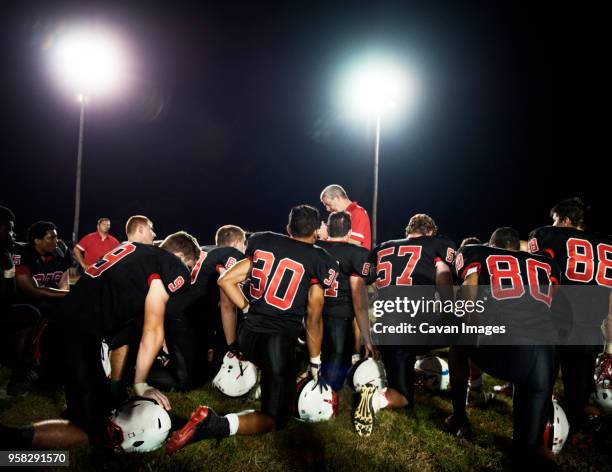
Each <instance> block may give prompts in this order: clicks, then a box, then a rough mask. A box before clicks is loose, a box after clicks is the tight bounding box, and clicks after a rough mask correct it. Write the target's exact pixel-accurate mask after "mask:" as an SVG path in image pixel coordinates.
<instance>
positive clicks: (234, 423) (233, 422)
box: [225, 413, 239, 436]
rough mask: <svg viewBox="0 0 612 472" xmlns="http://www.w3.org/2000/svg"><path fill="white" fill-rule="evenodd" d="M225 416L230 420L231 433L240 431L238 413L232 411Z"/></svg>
mask: <svg viewBox="0 0 612 472" xmlns="http://www.w3.org/2000/svg"><path fill="white" fill-rule="evenodd" d="M225 418H226V419H227V421H228V422H229V435H230V436H233V435H234V434H236V433H237V432H238V424H239V420H238V415H237V414H236V413H230V414H229V415H225Z"/></svg>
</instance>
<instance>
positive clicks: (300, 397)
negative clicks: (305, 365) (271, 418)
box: [294, 378, 338, 423]
mask: <svg viewBox="0 0 612 472" xmlns="http://www.w3.org/2000/svg"><path fill="white" fill-rule="evenodd" d="M295 398H296V400H295V404H294V415H295V417H296V418H297V419H299V420H302V421H306V422H308V423H315V422H317V421H327V420H329V419H331V418H332V417H334V416H336V413H337V411H338V395H337V394H336V392H334V390H333V389H332V388H331V387H330V386H329V385H328V386H327V387H321V386H320V385H319V384H317V382H316V381H315V380H314V379H311V378H305V379H302V380H300V381H299V382H298V384H297V393H296V396H295Z"/></svg>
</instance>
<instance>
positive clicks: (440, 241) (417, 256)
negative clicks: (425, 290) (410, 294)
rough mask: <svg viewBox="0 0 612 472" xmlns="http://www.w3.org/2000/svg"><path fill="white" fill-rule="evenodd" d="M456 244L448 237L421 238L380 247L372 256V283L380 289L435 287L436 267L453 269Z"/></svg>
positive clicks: (389, 243) (393, 242) (370, 260)
mask: <svg viewBox="0 0 612 472" xmlns="http://www.w3.org/2000/svg"><path fill="white" fill-rule="evenodd" d="M455 249H456V246H455V243H454V242H453V241H451V240H450V239H448V238H447V237H445V236H420V237H417V238H407V239H396V240H393V241H387V242H385V243H382V244H379V245H378V246H377V247H376V248H374V250H373V251H372V252H371V253H370V257H369V262H370V265H371V266H370V275H369V278H368V283H372V282H376V286H377V287H378V288H379V289H384V288H385V287H391V286H398V287H399V286H412V285H431V286H433V285H435V284H436V264H437V263H438V262H443V263H445V264H447V265H448V266H449V267H450V266H451V264H452V263H453V260H454V258H455Z"/></svg>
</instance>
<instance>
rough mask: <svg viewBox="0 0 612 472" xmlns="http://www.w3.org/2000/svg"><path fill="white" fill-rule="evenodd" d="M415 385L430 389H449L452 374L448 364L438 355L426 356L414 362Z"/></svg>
mask: <svg viewBox="0 0 612 472" xmlns="http://www.w3.org/2000/svg"><path fill="white" fill-rule="evenodd" d="M414 370H415V385H416V386H417V387H420V388H425V389H427V390H429V391H432V392H434V391H438V390H447V389H448V387H449V382H450V376H449V374H448V364H447V363H446V361H445V360H444V359H441V358H440V357H436V356H425V357H423V358H422V359H418V360H417V361H416V362H415V363H414Z"/></svg>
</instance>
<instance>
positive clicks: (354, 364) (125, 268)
mask: <svg viewBox="0 0 612 472" xmlns="http://www.w3.org/2000/svg"><path fill="white" fill-rule="evenodd" d="M321 201H322V203H323V204H324V206H325V207H326V209H327V210H328V211H330V215H329V218H328V219H327V221H326V223H325V224H321V223H320V216H319V212H318V210H317V209H316V208H314V207H312V206H309V205H298V206H295V207H293V208H292V209H291V211H290V213H289V221H288V224H287V235H282V234H278V233H273V232H260V233H254V234H251V235H249V237H248V239H247V237H246V236H247V235H246V234H245V232H244V231H243V230H242V229H241V228H240V227H238V226H234V225H225V226H222V227H220V228H219V230H218V231H217V234H216V238H215V239H216V240H215V245H214V246H209V247H200V245H199V243H198V241H197V240H196V239H195V238H194V237H193V236H191V235H189V234H187V233H185V232H183V231H179V232H177V233H174V234H171V235H169V236H168V237H166V238H165V239H164V240H163V241H162V242H161V244H159V246H156V245H154V244H153V239H154V237H155V234H154V233H153V225H152V222H151V221H150V220H149V219H148V218H146V217H143V216H137V217H132V218H131V219H130V221H129V222H128V228H127V233H128V234H127V235H128V240H127V241H125V242H123V243H119V244H117V245H116V246H114V247H113V248H112V249H111V250H110V251H108V252H106V253H105V255H104V256H102V257H101V258H99V259H97V260H95V261H88V263H85V262H84V261H83V260H80V261H79V262H80V263H81V262H83V263H82V264H81V265H82V267H83V269H84V270H83V275H81V277H80V279H79V280H78V282H77V283H76V284H75V285H74V286H72V288H71V289H70V290H69V291H67V293H62V294H61V295H59V294H53V292H54V291H57V292H60V291H62V290H61V289H53V288H49V289H46V290H48V291H49V292H50V293H51V295H50V296H51V297H53V296H57V298H58V300H57V302H56V303H54V304H53V308H50V309H48V310H47V313H43V315H40V313H39V314H38V317H37V316H34V315H32V316H34V321H36V320H38V321H39V318H40V317H42V318H43V324H44V329H43V330H42V331H41V330H39V331H40V332H41V334H40V336H39V337H40V338H41V339H40V343H39V344H40V346H41V347H40V351H41V352H40V353H39V354H38V356H39V357H40V358H41V359H42V361H41V364H42V366H43V367H44V368H46V369H49V370H53V369H57V371H58V372H61V374H60V375H61V378H62V384H63V386H64V388H65V394H66V404H67V413H66V418H67V420H54V421H44V422H41V423H37V424H34V425H29V426H25V427H20V428H9V427H5V426H0V439H2V443H3V445H5V444H6V446H7V447H9V448H14V449H28V448H34V449H44V448H66V447H71V446H75V445H80V444H86V443H89V444H91V445H94V446H99V447H110V448H122V449H123V450H126V451H132V450H136V451H137V450H151V449H154V448H156V447H159V446H161V445H162V444H163V442H164V440H165V439H166V436H167V435H168V433H169V431H170V428H171V425H170V421H169V418H168V415H167V414H166V413H165V410H169V409H170V407H171V405H170V401H169V399H168V398H167V397H166V395H165V394H164V393H162V392H163V391H170V390H173V391H188V390H191V389H193V388H196V387H199V386H201V385H203V384H205V383H207V382H209V381H210V380H211V379H213V377H214V381H213V384H214V385H215V386H217V387H218V388H219V389H220V390H221V391H222V392H224V393H226V394H230V395H233V396H235V395H243V394H247V393H249V391H250V392H251V394H252V393H253V391H254V390H255V389H257V390H258V392H260V393H259V394H258V398H259V400H260V402H261V407H260V409H259V410H258V411H247V412H242V413H230V414H227V415H224V416H221V415H218V414H217V413H216V412H215V411H214V409H213V408H212V407H211V406H204V405H200V406H197V408H195V411H194V412H193V414H192V415H191V417H190V419H189V420H188V421H187V423H186V424H185V425H184V426H182V427H181V428H180V429H177V430H175V431H173V432H172V433H171V434H170V437H169V439H168V440H167V441H166V442H165V449H166V452H167V453H168V454H174V453H176V452H177V451H179V450H180V449H182V448H183V447H185V446H187V445H188V444H190V443H192V442H195V441H199V440H202V439H206V438H223V437H228V436H231V435H235V434H241V435H252V434H262V433H266V432H270V431H273V430H275V429H281V428H283V427H284V426H285V425H286V424H287V423H288V421H289V420H290V418H291V417H292V415H296V416H297V417H298V418H302V419H306V420H311V421H316V420H322V419H328V418H329V417H330V416H333V414H334V413H335V410H336V408H337V406H338V405H337V396H336V395H335V393H336V392H338V391H339V390H341V389H342V388H343V386H344V385H345V383H347V381H348V383H349V384H350V385H352V386H353V387H354V388H355V390H356V393H355V396H356V401H355V405H354V406H353V407H351V408H352V415H353V424H354V428H355V431H356V433H357V434H358V435H360V436H370V435H372V434H376V433H375V431H376V415H377V413H378V412H379V411H380V410H381V409H398V410H402V411H406V412H410V411H411V409H413V408H415V390H416V389H417V388H418V386H419V382H422V379H420V378H419V376H418V371H417V374H416V375H415V363H418V359H419V358H420V357H419V356H423V355H426V354H428V353H430V352H431V351H433V350H436V349H440V348H445V347H450V349H449V351H448V364H449V371H450V391H451V398H452V405H453V414H452V415H451V416H450V417H449V418H447V420H446V426H447V427H448V429H449V431H450V432H451V433H452V434H455V435H457V436H469V435H470V432H471V428H470V423H469V420H468V415H467V410H466V404H469V401H470V397H472V396H474V395H479V394H480V395H485V393H484V392H483V387H482V372H483V371H484V372H486V373H488V374H490V375H492V376H494V377H496V378H500V379H503V380H505V381H507V382H510V383H511V384H512V389H513V394H512V398H513V417H514V423H513V424H514V432H513V445H514V447H515V449H516V451H517V456H518V457H521V458H524V459H528V460H531V461H533V460H534V459H535V460H537V461H539V462H540V463H541V464H544V465H546V464H550V463H552V462H554V457H553V455H552V452H551V449H552V450H554V451H555V452H556V451H558V450H559V449H560V446H561V445H562V442H563V441H564V440H565V437H563V438H561V439H559V437H558V434H557V436H555V432H554V431H552V430H551V428H552V427H553V426H551V425H552V423H551V422H550V421H549V419H550V418H552V417H555V415H559V413H558V411H559V410H560V406H559V405H558V404H557V402H556V401H554V402H553V401H552V400H551V398H552V395H553V386H554V383H555V380H556V378H557V376H558V373H559V371H561V372H562V379H563V384H564V389H563V391H564V396H563V401H562V402H561V403H562V404H563V409H564V410H565V413H566V415H567V422H568V424H569V434H570V435H572V436H571V437H581V436H584V435H585V434H588V433H589V417H590V416H589V413H588V411H589V410H588V408H589V407H588V404H589V400H590V398H591V397H594V398H595V400H596V401H597V403H598V405H600V406H601V407H602V408H608V409H612V385H611V384H610V382H611V381H612V290H611V289H612V240H611V239H610V238H608V237H602V236H599V235H596V234H592V233H589V232H587V231H585V230H584V226H585V221H584V218H585V216H584V215H585V208H584V205H583V204H582V202H580V201H579V200H578V199H569V200H564V201H562V202H560V203H559V204H557V205H555V207H553V209H552V210H551V215H550V216H551V217H552V218H553V225H552V226H544V227H541V228H537V229H535V230H534V231H532V232H531V234H530V235H529V238H528V239H527V240H526V241H521V238H520V236H519V233H518V232H517V231H516V230H514V229H512V228H509V227H504V228H498V229H497V230H496V231H494V232H493V234H492V235H491V237H490V239H489V241H488V242H487V243H486V244H483V243H482V242H480V241H479V240H477V239H476V238H469V239H466V240H464V242H463V243H462V244H461V245H460V247H457V246H456V245H455V243H454V242H453V241H452V240H451V239H449V238H447V237H445V236H443V235H441V234H439V232H438V227H437V225H436V223H435V221H434V220H433V219H432V218H431V217H429V216H428V215H425V214H416V215H414V216H412V217H411V218H410V220H409V222H408V225H407V226H406V231H405V234H404V235H401V236H400V237H399V238H398V239H395V240H391V241H387V242H383V243H381V244H378V245H377V246H375V247H374V248H370V236H369V223H368V224H365V225H364V221H363V214H365V210H363V209H362V208H361V207H358V206H356V204H355V203H352V202H350V200H348V197H347V195H346V192H345V191H344V189H342V187H340V186H338V185H331V186H329V187H327V188H326V189H325V190H324V191H323V192H322V194H321ZM5 210H6V209H5ZM0 220H1V221H0V230H1V231H0V232H2V233H3V235H2V239H1V240H0V245H2V247H3V248H8V249H7V251H9V250H10V249H11V248H12V247H13V246H12V242H11V239H12V237H11V234H12V227H13V221H12V220H14V216H12V218H11V215H10V212H9V213H7V212H4V213H2V215H0ZM34 236H38V237H34V238H33V239H32V241H33V243H34V242H35V243H36V244H39V243H40V242H41V241H43V240H44V237H45V234H42V235H41V234H36V235H34ZM41 236H42V237H41ZM40 244H42V243H40ZM81 249H83V247H81ZM5 252H6V251H5ZM13 252H14V251H13ZM39 253H40V251H39ZM32 257H35V258H36V257H38V256H37V255H36V254H33V255H32ZM43 257H44V256H43ZM4 259H5V258H3V259H2V264H3V265H2V269H3V271H4V278H3V287H2V290H3V301H4V300H10V299H11V297H10V295H7V293H8V292H9V291H10V290H11V288H10V287H9V288H6V287H7V286H9V285H10V281H11V277H15V273H17V272H19V270H20V269H19V267H20V265H21V263H22V261H21V258H20V257H18V258H15V257H14V255H13V257H12V263H9V261H5V260H4ZM77 259H78V257H77ZM56 274H57V275H55V276H54V277H56V278H58V277H59V280H57V282H58V283H61V278H62V271H61V269H58V271H57V272H56ZM13 285H14V284H13ZM34 285H36V284H34ZM564 286H572V287H574V286H578V287H582V286H588V287H589V288H590V289H592V290H591V291H589V292H588V297H589V303H588V308H587V304H586V303H583V301H581V300H580V299H579V298H575V297H572V296H569V297H568V296H565V295H563V294H562V293H561V291H560V290H559V288H560V287H564ZM415 287H416V288H419V291H418V294H419V296H423V294H426V295H425V296H428V297H431V299H436V300H440V301H446V300H452V301H456V300H459V299H460V300H463V301H465V302H466V303H467V302H468V301H469V302H476V301H477V300H478V299H482V298H483V297H485V298H488V299H489V300H490V305H488V306H490V307H491V308H490V309H489V310H488V311H486V312H485V313H484V317H485V318H486V317H487V316H488V317H489V319H488V320H483V319H479V318H478V317H472V318H465V319H462V322H464V323H468V324H470V323H471V324H474V325H478V324H479V323H486V324H490V323H491V322H492V321H494V322H496V323H502V322H503V324H504V325H505V326H507V328H508V329H507V332H506V337H505V338H504V339H503V342H489V341H488V338H487V337H486V336H480V335H478V334H474V335H473V337H472V338H470V339H468V340H467V341H466V340H465V339H464V340H463V341H462V342H460V343H459V342H454V341H453V340H452V339H445V338H444V337H442V336H421V337H417V338H415V339H413V340H411V341H410V342H404V341H403V340H401V338H394V339H400V341H395V342H393V343H389V342H387V343H379V342H378V338H377V337H375V336H373V333H372V329H371V319H370V313H369V298H370V301H371V299H372V298H373V297H375V298H377V299H379V300H386V299H391V298H392V297H396V296H397V294H398V293H409V292H398V291H401V290H407V289H408V288H415ZM38 288H40V287H35V289H38ZM12 290H13V291H14V290H15V289H14V286H13V287H12ZM368 290H369V291H370V293H368ZM595 299H596V300H595ZM3 306H4V303H3ZM6 306H7V310H9V308H8V307H9V306H10V310H12V311H10V314H11V319H17V318H18V317H19V316H20V315H23V308H19V307H17V304H7V305H6ZM587 309H588V310H591V311H597V313H596V315H595V316H596V317H598V325H597V326H596V327H595V328H593V326H591V325H588V323H581V321H580V320H581V316H582V313H583V312H584V311H585V310H587ZM7 313H8V312H7ZM585 316H586V315H585ZM25 318H27V317H25ZM481 318H482V317H481ZM19 319H20V320H21V318H19ZM438 320H446V321H448V323H451V324H452V323H456V322H457V317H456V316H454V315H453V314H449V315H447V317H446V318H444V317H438ZM22 321H23V320H22ZM446 321H445V322H446ZM23 322H24V323H25V325H28V323H29V326H31V325H32V324H33V321H32V320H30V321H23ZM440 322H441V321H440ZM38 324H40V323H38ZM25 325H24V326H25ZM11 326H13V325H11ZM15 326H17V327H13V328H12V331H11V333H13V334H14V335H15V339H17V338H18V336H19V335H20V334H19V333H21V331H20V330H21V326H22V325H18V324H17V325H15ZM576 327H578V328H576ZM587 332H588V335H589V338H588V339H590V340H591V341H590V342H589V343H587V342H584V341H583V338H582V337H581V334H582V333H587ZM101 346H103V348H102V352H103V354H104V355H103V357H104V359H103V360H104V361H105V362H102V361H101V359H100V352H101ZM602 346H604V349H603V352H602ZM19 362H22V360H21V359H14V364H15V366H18V364H19ZM58 365H61V368H59V367H58ZM15 368H16V369H17V368H18V367H15ZM368 369H370V370H369V371H368ZM594 369H595V370H594ZM304 371H306V372H305V373H303V372H304ZM366 371H367V373H366V374H364V372H366ZM359 372H360V373H361V374H359ZM383 372H384V374H383ZM300 373H303V374H302V375H301V376H300V378H299V382H298V383H297V388H296V379H298V375H299V374H300ZM383 378H384V381H383ZM372 379H373V380H372ZM245 382H246V384H248V385H247V387H246V388H244V385H245ZM255 383H257V385H256V386H254V384H255ZM128 385H133V391H134V393H135V394H136V396H137V398H136V399H131V400H128V393H127V392H128V390H127V388H128ZM251 387H253V388H251ZM126 402H128V403H126ZM126 405H129V408H130V413H129V414H128V413H127V410H126ZM346 407H347V408H348V405H347V406H346ZM296 410H297V411H296ZM134 422H138V424H139V427H140V430H141V433H139V434H140V436H138V435H136V437H135V436H134V435H133V434H132V435H131V436H130V435H129V434H127V433H128V430H129V429H130V428H134V426H133V423H134ZM557 427H559V426H557ZM128 436H129V439H128ZM554 441H557V443H555V444H553V442H554ZM559 441H560V442H561V444H559ZM551 446H552V447H551ZM554 446H556V448H555V447H554ZM532 464H533V462H532Z"/></svg>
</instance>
